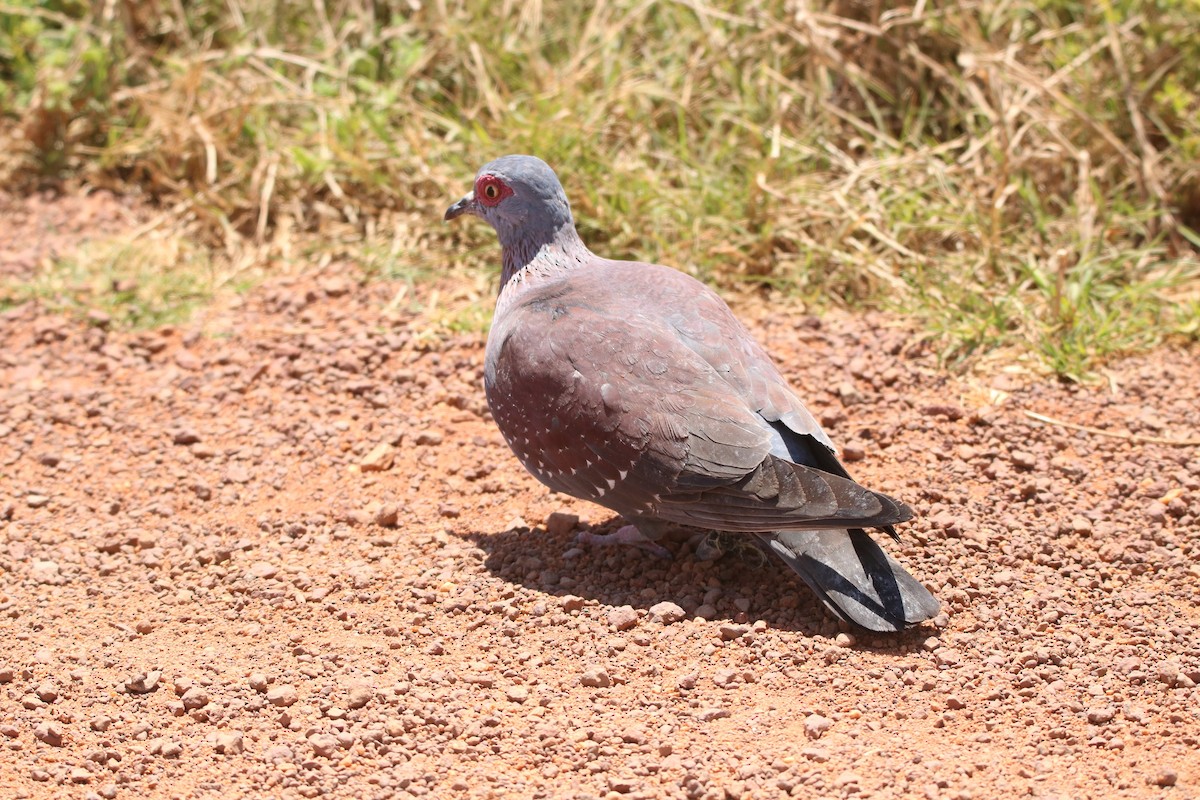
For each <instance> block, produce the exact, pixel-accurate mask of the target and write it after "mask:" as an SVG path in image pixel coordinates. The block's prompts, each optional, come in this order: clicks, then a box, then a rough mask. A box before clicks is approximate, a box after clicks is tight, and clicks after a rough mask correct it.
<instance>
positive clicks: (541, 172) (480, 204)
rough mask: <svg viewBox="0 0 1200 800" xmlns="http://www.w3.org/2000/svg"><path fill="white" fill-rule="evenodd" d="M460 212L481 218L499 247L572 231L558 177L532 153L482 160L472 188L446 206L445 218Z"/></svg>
mask: <svg viewBox="0 0 1200 800" xmlns="http://www.w3.org/2000/svg"><path fill="white" fill-rule="evenodd" d="M463 214H474V215H475V216H477V217H479V218H480V219H483V220H486V221H487V222H488V224H490V225H491V226H492V227H493V228H495V229H496V234H497V235H498V236H499V237H500V244H501V245H502V246H504V247H505V248H508V247H510V246H520V245H529V244H533V243H535V242H536V243H539V244H540V243H542V242H549V241H553V240H555V239H556V238H558V235H559V232H560V231H561V230H562V229H563V228H566V229H567V231H569V232H570V233H571V234H574V232H575V223H574V220H573V219H572V218H571V205H570V203H568V202H567V195H566V193H565V192H564V191H563V188H562V184H561V183H559V182H558V176H557V175H555V174H554V170H552V169H550V166H549V165H548V164H546V162H545V161H542V160H541V159H540V158H536V157H535V156H503V157H501V158H497V159H496V160H495V161H491V162H488V163H487V164H484V165H483V167H481V168H480V170H479V172H478V173H477V174H476V175H475V186H474V188H473V189H472V190H471V191H470V192H468V193H467V194H466V195H465V196H464V197H463V198H462V199H461V200H459V201H458V202H457V203H455V204H454V205H452V206H450V208H448V209H446V217H445V218H446V219H447V220H452V219H454V218H456V217H461V216H462V215H463Z"/></svg>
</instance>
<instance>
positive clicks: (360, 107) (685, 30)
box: [0, 0, 1200, 377]
mask: <svg viewBox="0 0 1200 800" xmlns="http://www.w3.org/2000/svg"><path fill="white" fill-rule="evenodd" d="M1197 87H1200V0H1144V1H1142V2H1138V1H1137V0H1102V2H1085V1H1084V0H1015V1H1014V2H997V1H996V0H981V2H974V3H962V2H950V1H949V0H930V2H924V1H923V0H922V1H920V2H915V3H912V4H909V5H905V6H898V5H896V4H891V3H884V2H880V1H879V0H840V1H839V0H825V1H824V2H822V1H821V0H815V1H814V2H812V3H802V2H796V1H795V0H786V1H785V0H759V1H758V2H756V1H755V0H742V2H733V3H723V4H719V5H718V4H711V3H707V2H705V0H663V1H662V2H636V1H635V0H612V2H599V3H592V2H582V1H577V0H565V1H564V2H560V3H538V2H533V3H517V2H513V3H507V2H506V3H494V2H478V1H472V0H467V1H456V0H437V1H435V2H421V3H417V2H411V3H410V2H404V1H401V2H395V3H387V4H385V3H379V2H372V0H273V2H264V1H263V0H197V1H196V2H189V3H167V2H161V3H160V2H149V3H146V2H134V1H133V0H114V2H109V3H90V2H82V0H42V2H31V1H30V0H0V141H6V142H8V143H9V144H8V146H6V147H5V150H7V151H9V153H10V155H9V157H8V158H9V160H8V162H7V163H2V164H0V171H2V172H4V173H5V176H6V177H7V181H8V182H9V183H10V184H12V183H14V182H17V183H20V182H24V183H25V184H27V185H33V184H35V183H39V182H45V181H47V180H51V181H53V180H61V179H65V178H66V179H73V180H81V181H85V182H88V183H90V184H92V185H101V186H108V187H112V188H114V189H115V190H116V191H119V192H131V193H132V192H136V193H140V194H142V195H144V196H146V197H149V198H151V199H153V200H155V201H157V202H158V203H160V204H161V205H162V206H163V208H165V209H169V210H170V211H171V212H172V213H173V214H175V215H177V216H179V217H181V218H182V217H184V216H186V217H187V218H188V219H189V220H190V224H191V229H190V230H191V237H192V239H193V241H195V242H197V243H198V244H201V245H204V246H207V247H209V248H211V250H212V253H213V256H212V258H214V259H241V260H242V261H243V262H244V261H245V260H246V259H247V255H246V254H247V253H250V254H251V256H250V258H251V260H253V258H256V257H257V258H260V259H261V260H262V261H263V263H266V262H267V260H268V259H269V258H274V257H277V256H278V254H277V253H275V252H274V250H275V249H277V248H274V247H273V242H274V241H275V239H276V238H277V237H278V234H279V231H280V230H281V229H286V230H287V231H290V232H292V233H290V234H289V235H294V236H299V237H304V236H309V237H317V236H319V237H320V238H321V241H324V242H329V241H331V240H334V239H336V243H334V244H331V245H330V246H332V247H336V248H339V249H340V251H341V252H342V253H350V254H351V255H352V257H353V256H354V254H355V248H356V247H359V246H368V247H378V244H376V243H375V241H376V239H378V238H379V237H381V236H383V234H382V233H381V231H384V230H389V229H390V227H391V226H394V225H401V227H402V228H403V229H404V231H405V236H404V237H403V247H402V248H401V249H400V250H399V251H396V252H393V253H392V254H391V255H392V258H391V261H390V262H388V264H386V265H384V266H382V267H381V266H379V263H380V262H379V261H378V260H377V259H376V266H375V268H374V271H375V273H376V274H380V275H385V276H390V277H396V276H398V275H408V274H414V275H415V274H418V273H428V272H430V271H431V267H434V266H436V267H437V268H436V269H433V270H432V271H433V272H440V271H441V265H442V264H445V263H447V262H448V261H451V260H452V259H454V258H455V257H456V256H457V254H461V253H464V252H468V253H469V255H468V256H467V261H468V263H469V265H470V266H472V267H476V266H478V265H480V264H484V263H487V264H494V262H495V261H496V260H497V259H496V257H495V252H494V245H491V237H490V235H489V234H488V232H486V231H485V230H483V229H482V227H481V226H461V227H457V228H454V229H451V228H449V227H448V226H443V225H442V224H441V223H440V212H441V211H442V210H443V209H444V208H445V206H446V205H447V204H448V203H449V202H450V201H451V200H453V199H454V198H456V197H457V196H458V195H459V194H461V192H463V191H465V189H466V188H467V186H468V184H469V180H470V177H471V176H472V175H473V173H474V170H475V169H476V168H477V167H478V166H479V165H480V164H482V163H483V162H484V161H487V160H488V159H490V158H492V157H494V156H496V155H499V154H502V153H506V152H531V153H536V154H538V155H541V156H542V157H543V158H545V159H546V160H547V161H549V162H550V163H551V164H552V165H554V166H555V167H556V168H557V169H558V170H559V172H560V175H562V176H563V178H564V182H565V183H566V186H567V191H568V194H569V195H570V196H571V198H572V201H573V203H574V205H575V208H576V215H577V216H578V217H579V219H580V222H581V229H582V231H581V232H582V233H583V235H584V238H585V239H586V240H587V241H588V242H589V243H590V244H591V245H592V246H593V247H594V249H596V250H598V251H600V252H602V253H604V254H606V255H612V256H615V257H636V258H643V259H649V260H658V261H663V262H666V263H670V264H673V265H675V266H679V267H681V268H684V269H688V270H691V271H694V272H696V273H698V274H701V275H703V276H705V277H706V278H707V279H709V280H713V281H716V282H718V283H729V282H733V281H743V282H744V281H750V282H754V283H761V284H762V285H765V286H776V287H784V288H785V289H787V290H788V291H792V292H795V293H798V294H800V295H801V296H803V297H806V298H810V299H811V298H832V301H833V302H846V303H852V304H872V305H882V306H886V307H895V308H899V309H903V310H905V311H908V312H911V313H915V314H917V315H919V316H920V317H921V318H922V319H923V320H924V321H925V323H926V324H927V325H928V326H929V327H930V328H931V329H933V330H934V331H935V332H937V333H938V334H940V338H941V340H942V341H943V343H944V353H945V355H946V358H947V360H948V361H950V362H958V361H962V360H964V359H968V358H972V357H975V356H977V355H979V354H982V353H985V352H987V351H989V350H991V349H993V348H995V347H997V346H1002V345H1003V346H1010V345H1013V344H1014V343H1016V344H1020V343H1024V345H1025V346H1027V347H1029V348H1031V349H1032V350H1034V351H1036V352H1038V353H1040V354H1041V355H1042V356H1043V357H1044V358H1045V360H1046V362H1047V363H1048V364H1049V365H1050V366H1051V367H1052V368H1053V369H1054V370H1056V371H1058V372H1059V373H1061V374H1064V375H1067V376H1074V377H1079V376H1082V375H1084V374H1085V373H1086V372H1087V371H1088V370H1089V368H1091V367H1092V366H1094V365H1095V364H1096V363H1098V362H1099V361H1100V360H1102V359H1104V358H1105V357H1106V356H1109V355H1111V354H1113V353H1118V352H1123V351H1126V350H1129V349H1135V348H1139V347H1144V346H1148V345H1151V344H1153V343H1155V342H1157V341H1160V340H1162V339H1163V338H1164V337H1166V336H1170V335H1184V336H1191V337H1195V336H1197V318H1198V317H1200V262H1198V261H1197V258H1196V252H1197V249H1198V247H1200V235H1198V234H1197V233H1196V231H1197V230H1198V229H1200V89H1198V88H1197ZM451 237H455V238H456V239H462V240H465V242H466V247H464V243H463V242H462V241H451ZM383 238H387V237H386V236H383ZM394 241H401V240H400V239H395V240H394ZM393 250H394V248H393ZM255 254H257V255H255ZM409 270H411V272H409Z"/></svg>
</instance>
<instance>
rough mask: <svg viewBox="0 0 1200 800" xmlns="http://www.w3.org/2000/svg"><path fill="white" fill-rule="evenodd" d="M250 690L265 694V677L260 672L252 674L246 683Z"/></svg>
mask: <svg viewBox="0 0 1200 800" xmlns="http://www.w3.org/2000/svg"><path fill="white" fill-rule="evenodd" d="M247 682H248V683H249V684H250V688H251V689H253V690H254V691H256V692H265V691H266V690H267V676H266V675H263V674H262V673H261V672H252V673H250V677H249V679H248V681H247Z"/></svg>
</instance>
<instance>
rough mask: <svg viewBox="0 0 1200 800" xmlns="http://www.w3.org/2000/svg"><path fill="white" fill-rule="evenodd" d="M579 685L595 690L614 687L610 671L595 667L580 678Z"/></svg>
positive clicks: (590, 668) (591, 667)
mask: <svg viewBox="0 0 1200 800" xmlns="http://www.w3.org/2000/svg"><path fill="white" fill-rule="evenodd" d="M579 683H580V685H582V686H588V687H591V688H593V689H604V688H607V687H609V686H612V678H610V677H609V675H608V670H606V669H605V668H604V667H601V666H596V665H593V666H590V667H588V668H587V669H585V670H584V671H583V675H581V676H580V677H579Z"/></svg>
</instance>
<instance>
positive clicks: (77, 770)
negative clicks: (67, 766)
mask: <svg viewBox="0 0 1200 800" xmlns="http://www.w3.org/2000/svg"><path fill="white" fill-rule="evenodd" d="M69 777H70V779H71V783H89V782H90V781H91V780H92V773H90V772H88V771H87V769H85V768H84V767H72V768H71V772H70V773H69Z"/></svg>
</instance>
